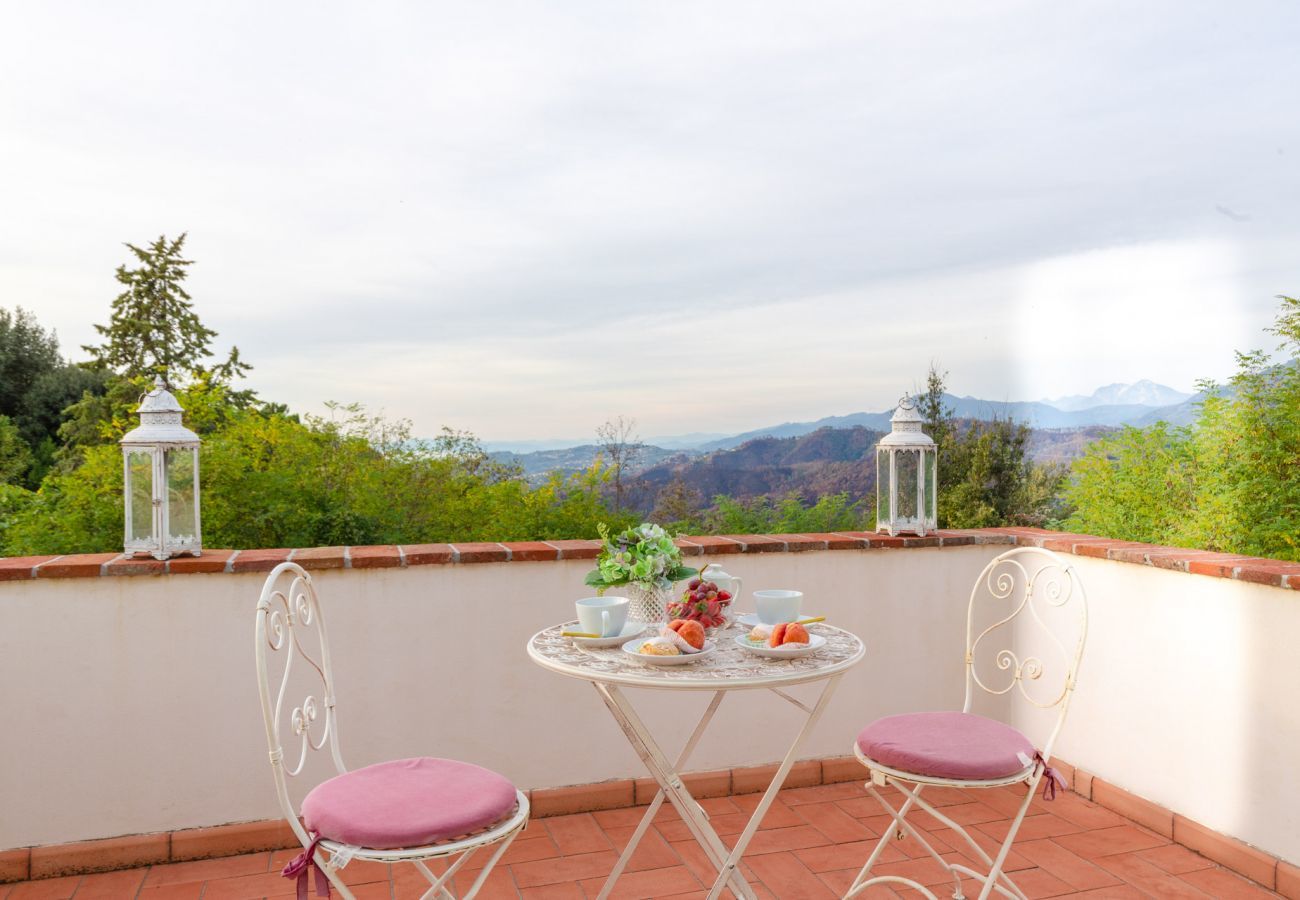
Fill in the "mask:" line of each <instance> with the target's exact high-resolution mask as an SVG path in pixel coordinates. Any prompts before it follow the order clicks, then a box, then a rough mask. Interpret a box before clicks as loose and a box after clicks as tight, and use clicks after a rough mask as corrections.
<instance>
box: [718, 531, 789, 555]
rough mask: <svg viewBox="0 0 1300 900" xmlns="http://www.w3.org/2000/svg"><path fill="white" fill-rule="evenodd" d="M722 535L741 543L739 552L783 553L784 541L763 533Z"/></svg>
mask: <svg viewBox="0 0 1300 900" xmlns="http://www.w3.org/2000/svg"><path fill="white" fill-rule="evenodd" d="M722 537H724V538H726V539H727V540H729V541H735V542H736V543H738V544H740V545H741V549H740V552H741V553H783V552H785V541H781V540H778V539H776V538H773V537H768V536H767V535H765V534H724V535H722Z"/></svg>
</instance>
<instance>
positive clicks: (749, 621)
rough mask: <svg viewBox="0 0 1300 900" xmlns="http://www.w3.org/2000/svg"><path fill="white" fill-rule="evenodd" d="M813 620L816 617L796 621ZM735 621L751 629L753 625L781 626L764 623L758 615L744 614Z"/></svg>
mask: <svg viewBox="0 0 1300 900" xmlns="http://www.w3.org/2000/svg"><path fill="white" fill-rule="evenodd" d="M815 618H817V617H816V616H800V617H799V619H798V621H800V622H802V621H803V620H804V619H815ZM736 621H737V622H739V623H740V624H741V625H748V626H749V627H750V628H753V627H754V626H755V625H779V624H781V623H780V622H764V621H763V620H762V619H760V618H759V617H758V613H745V614H744V615H743V616H737V617H736Z"/></svg>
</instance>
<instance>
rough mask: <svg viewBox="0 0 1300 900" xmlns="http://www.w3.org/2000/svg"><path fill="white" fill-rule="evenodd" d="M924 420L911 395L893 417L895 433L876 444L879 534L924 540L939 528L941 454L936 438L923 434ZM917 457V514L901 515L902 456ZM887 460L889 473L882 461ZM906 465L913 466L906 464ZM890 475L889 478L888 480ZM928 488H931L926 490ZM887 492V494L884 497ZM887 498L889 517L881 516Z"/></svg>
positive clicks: (904, 399)
mask: <svg viewBox="0 0 1300 900" xmlns="http://www.w3.org/2000/svg"><path fill="white" fill-rule="evenodd" d="M924 424H925V420H924V419H922V418H921V414H920V413H919V412H918V411H917V409H916V403H915V401H914V400H912V398H911V397H910V396H904V397H903V399H902V400H900V401H899V402H898V408H897V409H895V410H894V415H893V416H892V417H891V418H890V425H891V428H892V430H891V431H890V433H889V434H887V435H885V436H884V437H882V438H881V439H880V441H879V442H878V443H877V444H876V532H877V533H880V532H885V531H887V532H889V536H890V537H895V536H897V535H899V534H901V533H905V532H906V533H911V534H916V535H919V536H921V537H925V535H926V533H927V532H931V531H937V530H938V528H939V453H938V447H937V445H936V444H935V442H934V440H933V438H931V437H930V436H929V435H928V434H926V433H925V432H924V431H922V430H921V429H922V426H923V425H924ZM904 453H906V454H913V453H914V454H916V515H915V516H900V514H899V507H900V505H901V504H900V502H899V499H900V497H899V459H898V458H899V455H900V454H904ZM886 456H887V458H888V466H887V469H888V471H881V470H882V468H885V466H884V464H883V460H884V459H885V458H886ZM906 465H909V466H910V465H911V464H910V463H906ZM886 476H887V477H886ZM927 488H928V489H927ZM882 491H885V492H887V493H885V494H882V493H881V492H882ZM886 497H888V500H889V502H888V510H887V515H885V516H883V517H882V515H881V512H882V509H881V508H882V506H884V505H885V504H884V500H885V498H886Z"/></svg>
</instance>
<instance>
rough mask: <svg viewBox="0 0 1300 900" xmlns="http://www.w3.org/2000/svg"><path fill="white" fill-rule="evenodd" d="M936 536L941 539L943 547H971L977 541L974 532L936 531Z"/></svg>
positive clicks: (940, 542)
mask: <svg viewBox="0 0 1300 900" xmlns="http://www.w3.org/2000/svg"><path fill="white" fill-rule="evenodd" d="M935 537H937V538H938V539H939V546H941V547H969V546H971V545H972V544H974V543H975V535H973V534H956V533H951V532H945V531H940V532H935Z"/></svg>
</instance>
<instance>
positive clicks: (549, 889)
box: [519, 881, 587, 900]
mask: <svg viewBox="0 0 1300 900" xmlns="http://www.w3.org/2000/svg"><path fill="white" fill-rule="evenodd" d="M519 896H521V897H524V898H526V900H587V892H586V891H584V890H583V889H582V886H581V885H580V884H578V883H577V882H576V881H571V882H569V883H568V884H543V885H540V886H538V887H531V888H524V889H523V890H522V891H520V892H519Z"/></svg>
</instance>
